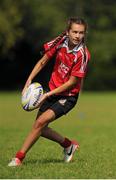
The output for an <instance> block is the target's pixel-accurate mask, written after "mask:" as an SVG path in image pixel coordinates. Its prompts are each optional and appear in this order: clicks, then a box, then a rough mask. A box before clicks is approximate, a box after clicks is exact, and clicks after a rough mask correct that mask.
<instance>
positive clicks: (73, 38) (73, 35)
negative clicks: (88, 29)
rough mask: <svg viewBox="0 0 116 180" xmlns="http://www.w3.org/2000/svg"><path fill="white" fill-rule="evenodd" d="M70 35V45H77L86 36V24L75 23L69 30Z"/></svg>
mask: <svg viewBox="0 0 116 180" xmlns="http://www.w3.org/2000/svg"><path fill="white" fill-rule="evenodd" d="M67 35H68V37H69V46H73V47H75V46H77V45H78V44H79V43H80V41H82V40H83V38H84V36H85V26H84V25H83V24H76V23H73V24H72V25H71V28H70V29H69V31H68V32H67Z"/></svg>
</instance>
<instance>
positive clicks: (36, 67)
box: [22, 54, 49, 94]
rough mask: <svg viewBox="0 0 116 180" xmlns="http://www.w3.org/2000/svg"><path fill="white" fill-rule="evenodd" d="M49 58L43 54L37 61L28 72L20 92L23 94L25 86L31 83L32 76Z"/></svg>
mask: <svg viewBox="0 0 116 180" xmlns="http://www.w3.org/2000/svg"><path fill="white" fill-rule="evenodd" d="M48 60H49V58H48V57H47V55H46V54H45V55H44V56H43V57H42V58H41V59H40V60H39V61H38V62H37V64H36V65H35V66H34V68H33V70H32V72H31V73H30V75H29V77H28V79H27V81H26V83H25V85H24V88H23V90H22V94H24V92H25V90H26V88H27V87H28V86H29V85H30V84H31V82H32V80H33V78H34V77H35V76H36V75H37V74H38V73H39V72H40V71H41V69H42V68H43V67H44V66H45V65H46V63H47V62H48Z"/></svg>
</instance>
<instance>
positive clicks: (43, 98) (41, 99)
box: [38, 93, 48, 107]
mask: <svg viewBox="0 0 116 180" xmlns="http://www.w3.org/2000/svg"><path fill="white" fill-rule="evenodd" d="M47 98H48V93H44V94H43V96H42V97H41V98H40V100H39V101H38V107H40V106H41V105H42V104H43V103H44V101H45V100H46V99H47Z"/></svg>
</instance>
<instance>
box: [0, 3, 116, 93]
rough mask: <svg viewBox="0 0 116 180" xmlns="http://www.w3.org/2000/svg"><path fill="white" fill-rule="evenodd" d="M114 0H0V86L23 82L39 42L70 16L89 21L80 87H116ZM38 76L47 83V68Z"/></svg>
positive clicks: (57, 31)
mask: <svg viewBox="0 0 116 180" xmlns="http://www.w3.org/2000/svg"><path fill="white" fill-rule="evenodd" d="M115 12H116V2H115V0H110V1H109V0H102V1H100V0H98V1H96V0H89V1H85V0H55V1H54V0H33V1H32V0H20V1H18V0H15V1H14V0H1V4H0V67H1V71H0V89H17V88H20V87H22V86H23V85H24V82H25V80H26V78H27V77H28V75H29V73H30V71H31V70H32V68H33V66H34V65H35V63H36V62H37V60H38V59H39V58H40V48H41V47H42V45H43V43H45V42H46V41H49V40H51V39H53V38H54V37H56V36H58V35H59V34H60V33H61V32H62V31H64V30H65V28H66V24H67V20H68V18H69V17H73V16H79V17H82V18H84V19H85V20H86V21H87V22H88V25H89V26H88V33H87V40H86V44H87V46H88V48H89V50H90V52H91V61H90V64H89V69H88V76H87V78H86V79H85V83H84V89H85V90H116V83H115V80H116V50H115V42H116V30H115V26H116V13H115ZM50 67H51V65H49V64H48V66H47V67H46V69H45V71H44V72H43V70H42V72H41V73H40V75H39V76H37V80H38V81H39V82H41V83H43V85H46V78H48V77H46V75H45V72H46V71H50Z"/></svg>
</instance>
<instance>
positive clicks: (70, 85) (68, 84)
mask: <svg viewBox="0 0 116 180" xmlns="http://www.w3.org/2000/svg"><path fill="white" fill-rule="evenodd" d="M77 82H78V77H75V76H71V77H70V79H69V80H68V81H67V82H65V83H64V84H63V85H61V86H59V87H58V88H56V89H54V90H52V91H49V92H47V93H45V94H44V95H43V96H42V97H41V99H40V101H39V102H38V104H39V106H41V104H42V103H43V102H44V101H45V99H46V98H48V97H50V96H52V95H55V94H59V93H62V92H64V91H67V90H70V89H71V88H73V87H74V86H75V85H76V84H77Z"/></svg>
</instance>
